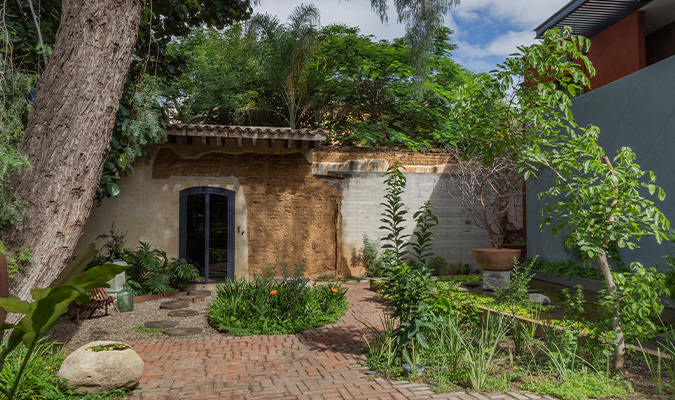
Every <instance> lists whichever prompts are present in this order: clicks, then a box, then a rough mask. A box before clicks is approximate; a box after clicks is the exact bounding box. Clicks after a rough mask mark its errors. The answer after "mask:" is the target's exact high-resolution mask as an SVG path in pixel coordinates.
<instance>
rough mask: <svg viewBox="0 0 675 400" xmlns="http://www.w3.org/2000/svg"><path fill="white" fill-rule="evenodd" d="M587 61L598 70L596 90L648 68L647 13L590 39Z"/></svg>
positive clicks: (635, 14)
mask: <svg viewBox="0 0 675 400" xmlns="http://www.w3.org/2000/svg"><path fill="white" fill-rule="evenodd" d="M588 58H589V59H590V60H591V62H592V63H593V66H594V67H595V73H596V75H595V76H594V77H593V78H591V89H592V90H595V89H597V88H599V87H601V86H603V85H606V84H608V83H610V82H613V81H615V80H617V79H619V78H622V77H624V76H626V75H629V74H632V73H633V72H635V71H638V70H640V69H642V68H644V67H645V66H646V64H645V16H644V11H635V12H634V13H632V14H631V15H629V16H627V17H626V18H624V19H622V20H621V21H619V22H617V23H616V24H614V25H612V26H611V27H609V28H607V29H605V30H604V31H602V32H600V33H599V34H597V35H595V36H593V37H592V38H591V48H590V50H589V53H588Z"/></svg>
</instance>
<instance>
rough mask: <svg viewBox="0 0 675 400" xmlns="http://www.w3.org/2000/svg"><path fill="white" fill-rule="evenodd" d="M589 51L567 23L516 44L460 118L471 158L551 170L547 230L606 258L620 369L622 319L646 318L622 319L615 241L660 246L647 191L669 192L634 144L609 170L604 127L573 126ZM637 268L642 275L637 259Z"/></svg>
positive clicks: (659, 218) (527, 174)
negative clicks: (641, 161)
mask: <svg viewBox="0 0 675 400" xmlns="http://www.w3.org/2000/svg"><path fill="white" fill-rule="evenodd" d="M584 48H586V49H588V48H590V41H589V40H588V39H586V38H584V37H581V36H574V35H572V31H571V29H569V28H565V29H563V30H555V29H552V30H549V31H547V32H546V33H545V34H544V39H543V40H542V42H541V43H538V44H534V45H531V46H521V47H519V48H518V50H519V53H517V54H514V55H512V57H510V58H508V59H507V60H506V61H505V62H504V64H502V65H499V66H498V69H497V70H495V71H492V72H491V73H490V74H488V75H482V76H478V77H477V78H476V80H477V82H474V83H473V84H470V85H466V86H465V87H463V88H462V89H461V90H460V91H459V92H458V96H457V102H456V105H455V107H454V113H453V116H454V118H455V119H454V120H455V123H456V125H457V127H458V130H459V132H461V133H462V135H463V138H464V143H466V146H465V157H471V156H474V157H480V158H482V160H483V163H484V165H489V164H490V163H492V162H493V160H494V159H495V158H497V157H500V156H502V155H503V154H508V153H512V154H515V155H516V156H517V159H516V161H517V163H518V164H519V171H522V172H523V177H524V179H525V180H528V178H532V177H536V176H537V175H539V174H540V173H541V172H542V171H544V170H547V171H549V172H551V173H553V175H554V176H555V182H554V184H553V185H552V187H551V188H550V189H549V190H547V191H544V192H543V193H541V196H542V198H543V199H544V200H546V201H548V203H547V204H546V206H545V207H544V209H543V210H542V217H543V218H544V220H543V223H542V229H543V227H544V226H546V225H549V224H554V228H553V231H552V232H553V234H554V235H557V234H558V233H559V232H561V231H563V230H566V231H568V234H567V236H566V237H565V244H566V245H567V246H568V247H570V246H579V247H580V248H581V250H582V251H583V252H585V253H586V254H587V255H588V257H589V258H592V259H595V260H597V261H598V263H599V264H600V268H601V269H602V272H603V275H604V277H605V281H606V283H607V290H608V294H609V296H610V299H611V300H610V303H611V304H612V305H613V308H614V310H613V313H612V314H613V315H612V328H613V331H614V333H615V339H616V341H615V351H614V360H613V363H612V365H613V367H615V368H622V367H623V359H624V354H625V345H624V334H623V330H622V322H623V323H624V324H636V323H639V322H640V321H636V320H630V321H628V320H623V321H622V320H621V315H620V309H621V307H622V305H621V304H620V301H622V297H623V296H621V295H619V293H620V288H619V289H617V285H616V283H615V281H616V280H615V276H614V275H613V273H612V271H611V270H610V268H609V263H608V262H607V251H608V246H609V245H610V244H611V243H615V244H616V245H617V246H618V247H620V248H621V247H629V248H635V247H637V242H638V241H639V240H640V238H641V237H642V236H644V235H654V236H655V237H656V239H657V241H659V242H660V241H661V238H662V237H664V233H663V230H664V229H667V228H668V227H669V223H668V220H667V219H666V218H665V216H664V215H663V213H661V212H660V211H659V210H658V208H657V207H656V206H655V205H654V203H653V201H651V200H649V199H647V198H645V197H644V196H643V195H642V193H644V192H648V193H649V194H650V195H654V194H656V193H658V198H659V199H661V200H662V199H663V197H664V193H663V190H661V189H660V188H659V187H657V186H656V185H655V183H654V182H655V177H654V174H653V173H651V172H650V173H649V175H648V176H649V178H648V179H645V176H646V172H645V171H642V170H641V169H640V166H639V165H637V164H636V163H635V162H634V160H635V154H634V153H633V152H632V151H631V149H630V148H627V147H624V148H623V149H622V150H621V151H619V153H618V155H617V156H616V157H615V158H614V164H615V165H614V166H612V163H611V162H610V160H609V158H608V157H607V156H606V154H605V152H604V151H603V149H602V148H601V147H600V146H599V144H598V142H597V139H598V134H599V129H598V128H597V127H594V126H590V127H586V128H583V127H580V126H578V125H577V124H576V123H575V122H574V116H573V115H572V110H571V108H570V107H571V105H572V98H573V97H574V96H575V95H576V94H577V93H580V92H581V91H582V89H583V87H585V86H589V85H590V80H589V76H592V75H593V74H594V73H595V70H594V69H593V66H592V65H591V63H590V61H589V60H588V58H587V57H586V56H585V55H584V54H583V51H582V49H584ZM554 219H555V223H554V222H553V221H554ZM634 268H636V269H637V271H638V272H642V271H641V270H640V269H639V268H641V267H640V266H639V265H634ZM623 301H626V300H625V299H623Z"/></svg>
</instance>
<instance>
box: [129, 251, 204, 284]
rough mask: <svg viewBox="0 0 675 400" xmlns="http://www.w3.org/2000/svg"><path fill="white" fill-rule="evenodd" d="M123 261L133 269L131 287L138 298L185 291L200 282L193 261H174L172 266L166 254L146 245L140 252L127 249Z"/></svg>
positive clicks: (130, 271)
mask: <svg viewBox="0 0 675 400" xmlns="http://www.w3.org/2000/svg"><path fill="white" fill-rule="evenodd" d="M122 258H123V259H124V261H126V262H127V263H128V264H129V265H130V267H129V269H128V270H127V275H128V276H127V284H128V285H129V287H130V288H131V289H132V290H133V291H134V294H135V295H137V296H142V295H146V294H156V293H165V292H168V291H170V290H172V289H173V288H176V289H182V288H184V287H185V286H186V285H187V283H188V282H189V281H195V280H197V279H199V271H198V270H197V268H195V267H194V265H192V264H191V263H190V262H189V261H187V260H185V259H176V258H174V259H172V260H171V262H169V260H168V258H167V256H166V252H164V251H161V250H158V249H153V248H151V247H150V245H149V244H148V243H145V242H140V246H138V248H136V250H129V249H125V250H124V252H123V254H122Z"/></svg>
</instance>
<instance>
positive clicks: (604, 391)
mask: <svg viewBox="0 0 675 400" xmlns="http://www.w3.org/2000/svg"><path fill="white" fill-rule="evenodd" d="M522 387H523V389H525V390H528V391H532V392H534V393H541V394H549V395H553V396H556V397H559V398H561V399H565V400H586V399H597V398H609V397H611V398H625V397H626V395H627V394H628V389H629V387H628V385H627V384H626V382H623V381H619V380H613V379H608V378H606V377H604V376H602V375H600V374H598V373H594V372H590V371H588V370H586V371H584V370H579V371H574V372H571V373H570V376H569V377H568V378H567V380H566V381H558V380H557V379H553V378H550V377H542V378H539V379H528V380H526V381H525V382H524V383H523V386H522Z"/></svg>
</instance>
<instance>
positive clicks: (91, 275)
mask: <svg viewBox="0 0 675 400" xmlns="http://www.w3.org/2000/svg"><path fill="white" fill-rule="evenodd" d="M97 253H98V250H97V248H96V245H95V244H94V243H92V244H91V245H89V247H88V248H87V249H86V250H85V251H84V252H82V253H81V254H80V255H78V256H77V257H76V258H75V259H74V260H73V261H71V262H70V263H69V264H68V266H66V268H65V269H64V270H63V272H61V274H60V275H59V276H58V277H57V278H56V279H55V280H54V282H52V284H51V285H50V286H49V287H47V288H44V289H38V288H36V289H33V290H32V291H31V295H32V297H33V301H32V302H28V301H24V300H21V299H19V298H17V297H7V298H0V308H2V309H4V310H6V311H7V312H11V313H17V314H23V318H21V320H20V321H19V322H18V323H17V324H16V325H14V324H10V323H2V324H0V333H2V332H4V331H6V330H10V329H11V330H12V332H11V333H10V335H9V339H8V341H7V346H6V347H5V349H4V350H3V351H2V353H0V372H1V371H2V369H3V367H4V365H5V359H6V358H7V356H8V355H9V354H10V353H11V352H12V351H14V350H15V349H16V348H17V347H18V346H19V345H21V344H22V343H23V345H24V346H26V348H27V349H28V353H27V354H26V357H25V358H24V360H23V363H22V364H21V367H20V368H19V372H18V374H17V376H16V380H15V381H14V384H13V385H12V388H11V389H10V390H9V391H8V390H7V389H4V388H0V393H2V394H4V395H5V396H6V397H7V398H8V400H12V399H13V398H14V395H15V394H16V391H17V389H18V388H19V382H20V381H21V375H22V374H23V372H24V370H25V368H26V365H27V364H28V362H29V361H30V357H31V355H32V353H33V351H34V350H35V346H36V344H37V343H38V340H39V339H40V338H41V337H42V336H44V335H45V334H46V333H47V332H49V330H50V329H52V328H53V327H54V325H56V324H57V323H58V322H59V320H60V318H61V316H62V315H63V314H65V313H66V312H67V311H68V305H69V304H70V303H71V302H73V301H74V300H77V301H78V302H80V303H82V304H89V303H90V300H89V294H88V293H86V292H87V291H88V290H91V289H95V288H100V287H110V285H108V283H107V281H109V280H110V279H112V278H113V277H114V276H115V275H117V274H119V273H120V272H122V271H124V270H125V269H126V268H128V267H127V266H126V265H115V264H104V265H101V266H97V267H93V268H90V269H89V270H87V271H86V272H85V273H84V274H81V275H80V273H81V272H82V271H84V269H85V267H86V266H87V265H88V264H89V263H90V262H91V261H92V260H93V259H94V257H95V256H96V254H97Z"/></svg>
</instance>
